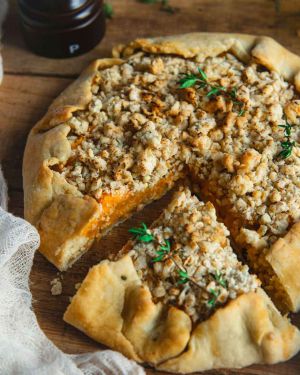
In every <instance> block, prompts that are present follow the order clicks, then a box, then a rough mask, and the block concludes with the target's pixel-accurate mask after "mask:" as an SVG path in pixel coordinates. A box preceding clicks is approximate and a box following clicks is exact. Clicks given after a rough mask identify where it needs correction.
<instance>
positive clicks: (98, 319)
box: [64, 255, 300, 373]
mask: <svg viewBox="0 0 300 375" xmlns="http://www.w3.org/2000/svg"><path fill="white" fill-rule="evenodd" d="M125 278H126V280H125ZM64 320H65V321H66V322H68V323H70V324H72V325H74V326H75V327H77V328H79V329H80V330H82V331H83V332H85V333H86V334H87V335H89V336H90V337H92V338H94V339H95V340H97V341H99V342H101V343H104V344H106V345H108V346H110V347H111V348H113V349H117V350H119V351H121V352H122V353H124V354H125V355H127V356H129V357H130V358H134V359H138V360H140V361H145V362H149V363H151V364H152V365H156V366H157V367H158V369H162V370H166V371H172V372H185V373H187V372H194V371H203V370H208V369H212V368H223V367H235V368H238V367H242V366H248V365H250V364H253V363H275V362H280V361H284V360H287V359H288V358H290V357H291V356H293V355H294V354H295V353H296V352H297V351H298V350H299V348H300V334H299V331H298V330H297V328H296V327H294V326H292V325H291V324H290V322H289V320H288V319H287V318H283V317H282V316H281V315H280V313H279V312H278V311H277V310H276V308H275V307H274V305H273V303H272V302H271V300H269V298H268V297H267V296H266V295H265V293H264V292H263V291H261V290H259V291H258V292H256V293H254V292H252V293H248V294H243V295H241V296H240V297H238V298H237V299H235V300H233V301H231V302H230V303H229V304H227V305H226V306H225V307H224V308H219V309H218V310H217V311H216V312H215V313H214V314H213V315H212V316H211V317H210V318H209V319H207V320H206V321H204V322H201V323H199V324H197V326H196V327H195V328H194V329H193V331H192V332H191V322H190V319H189V317H188V316H187V315H186V314H185V313H184V312H183V311H181V310H178V309H177V308H175V307H167V306H164V307H163V306H162V305H161V304H154V303H153V301H152V298H151V294H150V292H149V290H148V289H147V288H146V287H145V286H143V285H141V282H140V280H139V278H138V276H137V273H136V270H135V268H134V266H133V263H132V261H131V258H130V257H129V256H128V255H126V256H124V257H123V258H121V259H120V260H118V261H117V262H108V261H104V262H102V263H100V264H99V265H98V266H95V267H93V268H92V269H91V271H90V272H89V274H88V276H87V277H86V279H85V280H84V282H83V284H82V286H81V287H80V289H79V290H78V292H77V294H76V295H75V297H74V298H73V300H72V302H71V304H70V306H69V307H68V309H67V311H66V313H65V315H64ZM186 345H187V349H186Z"/></svg>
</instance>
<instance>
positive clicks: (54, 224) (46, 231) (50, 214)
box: [37, 194, 101, 271]
mask: <svg viewBox="0 0 300 375" xmlns="http://www.w3.org/2000/svg"><path fill="white" fill-rule="evenodd" d="M100 207H101V206H100V205H99V204H97V202H96V201H95V200H94V199H92V198H89V197H85V198H81V197H76V196H73V195H71V194H61V195H58V196H57V197H56V199H54V200H53V202H52V203H51V205H50V206H49V207H47V208H46V209H45V210H44V212H43V215H42V217H41V219H40V220H39V221H38V223H37V228H38V231H39V233H40V236H41V246H40V251H41V252H42V253H43V254H44V255H45V257H46V258H47V259H48V260H50V262H52V263H54V264H55V265H56V266H57V267H58V268H59V269H60V270H61V271H65V270H66V269H67V268H68V267H69V266H70V265H71V264H72V263H73V262H74V261H75V260H76V259H77V258H78V257H79V256H81V255H82V252H83V251H84V250H87V249H88V248H89V245H90V241H91V240H92V239H93V238H94V237H95V235H96V234H97V232H98V222H99V218H100V216H101V209H100ZM79 243H80V248H81V252H80V253H78V252H77V251H74V246H75V247H78V244H79ZM53 249H55V252H54V251H53Z"/></svg>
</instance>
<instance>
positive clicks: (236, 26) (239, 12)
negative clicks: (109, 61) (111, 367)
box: [0, 0, 300, 375]
mask: <svg viewBox="0 0 300 375" xmlns="http://www.w3.org/2000/svg"><path fill="white" fill-rule="evenodd" d="M170 2H171V4H172V5H174V6H176V7H178V8H179V11H178V12H177V13H175V14H168V13H165V12H162V11H160V10H159V5H158V4H156V5H155V4H154V5H149V4H141V3H139V2H137V1H136V0H126V1H124V0H111V3H112V5H113V8H114V12H115V15H114V18H113V19H112V20H109V21H108V22H107V32H106V36H105V38H104V40H103V41H102V42H101V43H100V45H98V46H97V47H96V48H95V49H94V50H92V51H90V52H89V53H87V54H85V55H83V56H80V57H76V58H72V59H67V60H63V59H60V60H52V59H47V58H43V57H39V56H35V55H34V54H32V53H31V52H29V51H28V50H27V49H25V46H24V44H23V41H22V36H21V32H20V30H19V25H18V19H17V14H16V6H15V4H14V2H12V4H11V9H10V12H9V15H8V17H7V21H6V24H5V29H4V40H3V44H4V47H3V50H2V54H3V58H4V70H5V76H4V80H3V83H2V86H1V87H0V96H1V98H0V114H1V116H0V137H1V147H0V158H1V161H2V165H3V169H4V173H5V176H6V178H7V181H8V188H9V196H10V201H9V209H10V211H11V212H12V213H14V214H16V215H18V216H23V191H22V175H21V165H22V156H23V150H24V145H25V141H26V137H27V134H28V132H29V130H30V128H31V127H32V126H33V124H34V123H35V122H36V121H37V120H38V119H39V118H40V117H41V116H42V115H43V114H44V112H45V111H46V109H47V107H48V105H49V104H50V103H51V101H52V99H53V98H55V97H56V96H57V95H58V94H59V93H60V92H61V91H62V90H63V89H64V88H65V87H66V86H67V85H68V84H69V83H70V82H71V81H72V79H74V78H75V77H76V76H77V75H78V74H79V73H80V71H81V70H82V69H83V68H84V67H85V66H86V65H87V64H88V63H89V62H90V61H92V60H93V59H95V58H97V57H107V56H110V51H111V48H112V46H113V45H115V44H118V43H120V42H121V43H122V42H128V41H130V40H131V39H134V38H136V37H146V36H155V35H169V34H175V33H185V32H192V31H214V32H216V31H218V32H242V33H251V34H258V35H259V34H264V35H269V36H272V37H274V38H275V39H277V40H278V41H279V42H281V43H282V44H283V45H285V46H286V47H288V48H289V49H291V50H292V51H294V52H296V53H298V54H300V1H298V0H282V1H279V0H278V1H276V0H239V1H234V0H185V1H183V0H177V1H176V0H173V1H172V0H170ZM168 199H169V195H168V196H167V197H165V198H163V199H162V200H161V201H159V202H156V203H153V204H152V205H150V206H149V207H147V208H146V209H145V210H143V211H142V212H140V213H138V214H136V215H135V216H134V217H133V218H132V219H130V220H128V221H127V222H126V223H124V224H122V225H120V226H119V227H118V228H115V229H114V230H113V231H112V232H111V233H110V234H109V235H108V236H106V237H105V238H104V239H103V240H101V241H100V242H99V243H97V244H96V245H95V246H94V247H93V249H92V250H91V251H90V252H89V253H88V254H86V255H85V256H84V257H83V258H82V259H81V260H80V261H79V262H78V263H77V264H76V265H75V266H74V267H73V268H72V270H71V271H70V272H67V273H66V274H64V275H63V293H62V295H61V296H52V295H51V294H50V280H52V279H53V278H54V277H55V276H56V274H57V271H56V269H55V268H54V267H53V266H52V265H51V264H49V263H48V262H47V261H46V260H45V259H44V258H43V257H42V256H41V255H40V254H36V257H35V261H34V266H33V269H32V273H31V289H32V293H33V298H34V310H35V312H36V314H37V318H38V321H39V323H40V325H41V327H42V329H43V330H44V332H45V333H46V334H47V336H48V337H49V338H50V339H51V340H53V342H54V343H55V344H56V345H57V346H58V347H59V348H61V349H62V350H64V351H66V352H68V353H79V352H86V351H93V350H96V349H99V347H100V348H101V346H99V345H98V344H97V343H95V342H93V341H92V340H90V339H89V338H87V337H86V336H85V335H83V334H81V333H80V332H78V331H77V330H76V329H74V328H72V327H70V326H68V325H67V324H65V323H64V322H63V321H62V315H63V312H64V310H65V308H66V306H67V304H68V301H69V297H70V296H72V295H73V294H74V291H75V289H74V285H75V283H77V282H79V281H81V280H82V279H83V277H84V276H85V274H86V272H87V270H88V268H89V267H90V266H91V265H92V264H95V263H96V262H98V261H99V260H100V259H102V258H103V257H104V256H105V253H107V252H108V251H111V250H112V249H113V250H114V251H117V250H118V249H119V248H120V247H121V246H122V245H123V244H124V243H125V241H126V240H127V238H128V237H129V236H128V233H127V230H128V228H129V227H131V226H133V225H135V224H138V223H139V222H140V221H141V220H142V219H143V220H144V221H145V222H147V223H150V222H151V221H152V220H153V219H155V218H156V217H157V216H158V214H159V212H160V210H161V208H162V207H163V206H164V205H165V204H166V202H167V201H168ZM292 318H293V321H294V322H296V324H297V325H298V327H300V319H299V316H298V317H297V316H294V317H292ZM147 373H148V374H153V373H155V372H154V371H152V370H147ZM156 373H157V372H156ZM210 373H211V374H233V373H235V374H236V373H238V374H253V375H254V374H264V375H266V374H268V375H269V374H285V375H296V374H300V355H298V356H296V357H295V358H293V359H292V360H290V361H289V362H287V363H283V364H278V365H274V366H259V365H256V366H252V367H249V368H247V369H243V370H236V371H232V370H231V371H226V370H222V371H213V372H210Z"/></svg>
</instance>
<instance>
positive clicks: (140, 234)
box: [128, 223, 154, 243]
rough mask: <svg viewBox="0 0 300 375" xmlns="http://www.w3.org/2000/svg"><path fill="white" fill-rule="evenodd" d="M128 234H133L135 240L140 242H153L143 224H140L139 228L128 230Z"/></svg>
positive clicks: (151, 236)
mask: <svg viewBox="0 0 300 375" xmlns="http://www.w3.org/2000/svg"><path fill="white" fill-rule="evenodd" d="M128 232H129V233H132V234H134V235H135V239H136V240H138V241H141V242H146V243H147V242H151V241H153V240H154V237H153V235H152V234H151V233H150V231H149V229H148V228H147V225H146V224H145V223H142V224H141V227H140V228H130V229H129V230H128Z"/></svg>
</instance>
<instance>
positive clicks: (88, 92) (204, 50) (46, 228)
mask: <svg viewBox="0 0 300 375" xmlns="http://www.w3.org/2000/svg"><path fill="white" fill-rule="evenodd" d="M138 51H144V52H147V53H151V54H162V55H164V54H171V55H177V56H182V57H184V58H193V59H194V60H195V61H200V60H202V59H203V58H206V57H209V56H218V55H220V54H222V53H225V52H227V51H228V52H230V53H232V54H233V55H235V56H236V57H237V58H238V59H240V60H241V61H243V62H249V61H250V60H254V61H256V62H257V63H259V64H261V65H263V66H265V67H266V68H267V69H270V70H272V71H276V72H278V73H279V74H280V75H282V76H283V77H284V78H285V79H286V80H288V81H290V82H292V83H293V84H294V85H295V87H296V89H297V90H298V91H299V90H300V58H299V57H298V56H296V55H294V54H293V53H291V52H289V51H288V50H286V49H285V48H284V47H282V46H281V45H280V44H278V43H277V42H275V41H274V40H273V39H271V38H269V37H259V36H252V35H242V34H211V33H192V34H186V35H179V36H171V37H163V38H154V39H138V40H136V41H133V42H132V43H130V44H128V45H127V46H118V47H116V48H115V49H114V52H113V54H114V56H115V58H112V59H102V60H97V61H95V62H94V63H93V64H92V65H91V66H90V67H89V68H88V69H87V70H85V71H84V72H83V73H82V75H81V76H80V77H79V78H78V79H77V80H76V81H75V82H74V83H73V84H72V85H71V86H70V87H69V88H67V89H66V90H65V91H64V92H63V93H62V94H61V95H60V96H59V97H58V98H57V99H56V100H55V101H54V102H53V104H52V105H51V106H50V108H49V110H48V112H47V114H46V115H45V116H44V117H43V118H42V119H41V120H40V121H39V122H38V123H37V124H36V125H35V126H34V128H33V129H32V130H31V132H30V134H29V137H28V141H27V145H26V149H25V155H24V163H23V176H24V195H25V203H24V205H25V218H26V219H27V220H29V221H30V222H31V223H33V224H34V225H35V226H36V227H37V228H38V230H39V232H40V233H41V248H40V250H41V252H42V253H43V254H45V255H46V257H47V258H48V259H49V260H50V261H51V262H52V263H54V264H55V265H56V266H57V267H58V268H59V269H60V270H65V269H67V268H68V267H69V266H70V265H71V264H72V263H73V262H74V260H76V259H77V258H78V257H79V256H80V255H81V254H82V253H83V252H84V251H86V250H87V249H88V248H89V246H90V245H91V243H92V241H93V239H94V238H95V237H96V235H99V234H103V233H104V232H105V231H106V230H107V229H108V228H110V227H111V226H112V225H114V224H115V223H116V222H118V221H120V220H123V219H124V218H126V217H127V216H128V215H130V213H131V212H132V211H134V210H135V209H137V208H138V207H140V206H141V204H146V203H147V202H149V201H151V200H153V199H157V198H159V197H160V196H162V195H163V194H164V192H165V191H166V190H168V189H170V188H171V187H172V186H173V185H174V182H175V180H176V179H178V178H179V177H180V174H177V175H176V174H170V175H169V176H168V177H167V178H166V180H165V181H164V182H162V183H161V184H158V185H157V186H154V187H153V188H152V190H151V191H150V190H149V191H148V190H147V191H143V192H142V193H141V195H140V196H137V194H135V195H134V198H132V196H128V195H124V196H118V197H114V196H108V197H105V198H104V201H102V202H101V201H100V202H97V200H96V199H95V198H93V197H89V198H87V197H85V196H83V194H82V193H81V192H80V191H79V190H78V188H77V187H75V186H73V185H71V184H69V183H68V182H67V181H66V180H65V179H64V178H63V177H62V176H61V175H60V173H58V172H57V171H56V170H55V167H54V166H55V165H58V164H60V163H62V164H64V163H66V162H67V161H68V159H69V158H70V155H71V146H70V143H69V141H68V140H67V135H68V133H69V132H70V127H69V126H68V125H66V121H67V120H68V119H70V118H71V117H72V113H74V112H76V111H78V110H81V109H85V108H87V106H88V103H89V102H90V100H91V97H92V84H93V78H94V76H95V73H96V72H98V71H101V70H103V69H106V68H108V67H112V66H115V65H119V64H122V63H123V62H124V61H125V60H126V59H127V58H128V57H129V56H132V55H133V54H135V53H136V52H138ZM107 202H108V203H107ZM107 207H110V209H107ZM70 212H72V213H73V214H72V216H70ZM58 213H59V220H56V219H55V218H56V217H58ZM81 213H82V214H81ZM70 221H71V223H72V224H71V226H70V228H69V224H70ZM62 227H63V228H66V230H65V231H64V232H63V233H60V230H61V228H62ZM58 233H60V235H58ZM54 239H55V240H54ZM265 259H266V261H267V262H268V263H269V265H270V267H271V268H272V270H273V271H274V273H275V274H276V277H277V278H278V279H279V280H280V283H281V286H282V288H283V289H284V293H285V294H286V295H287V296H288V297H287V299H288V302H287V304H288V309H289V310H292V311H297V310H299V308H300V302H299V301H300V288H299V278H297V272H295V268H296V267H297V265H298V264H300V246H299V224H298V223H296V224H294V226H293V227H292V228H291V229H290V231H289V232H288V233H287V234H286V236H285V237H284V238H283V239H282V238H281V239H279V240H278V241H277V242H276V243H275V244H273V246H272V247H271V248H270V249H269V250H267V255H266V258H265Z"/></svg>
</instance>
